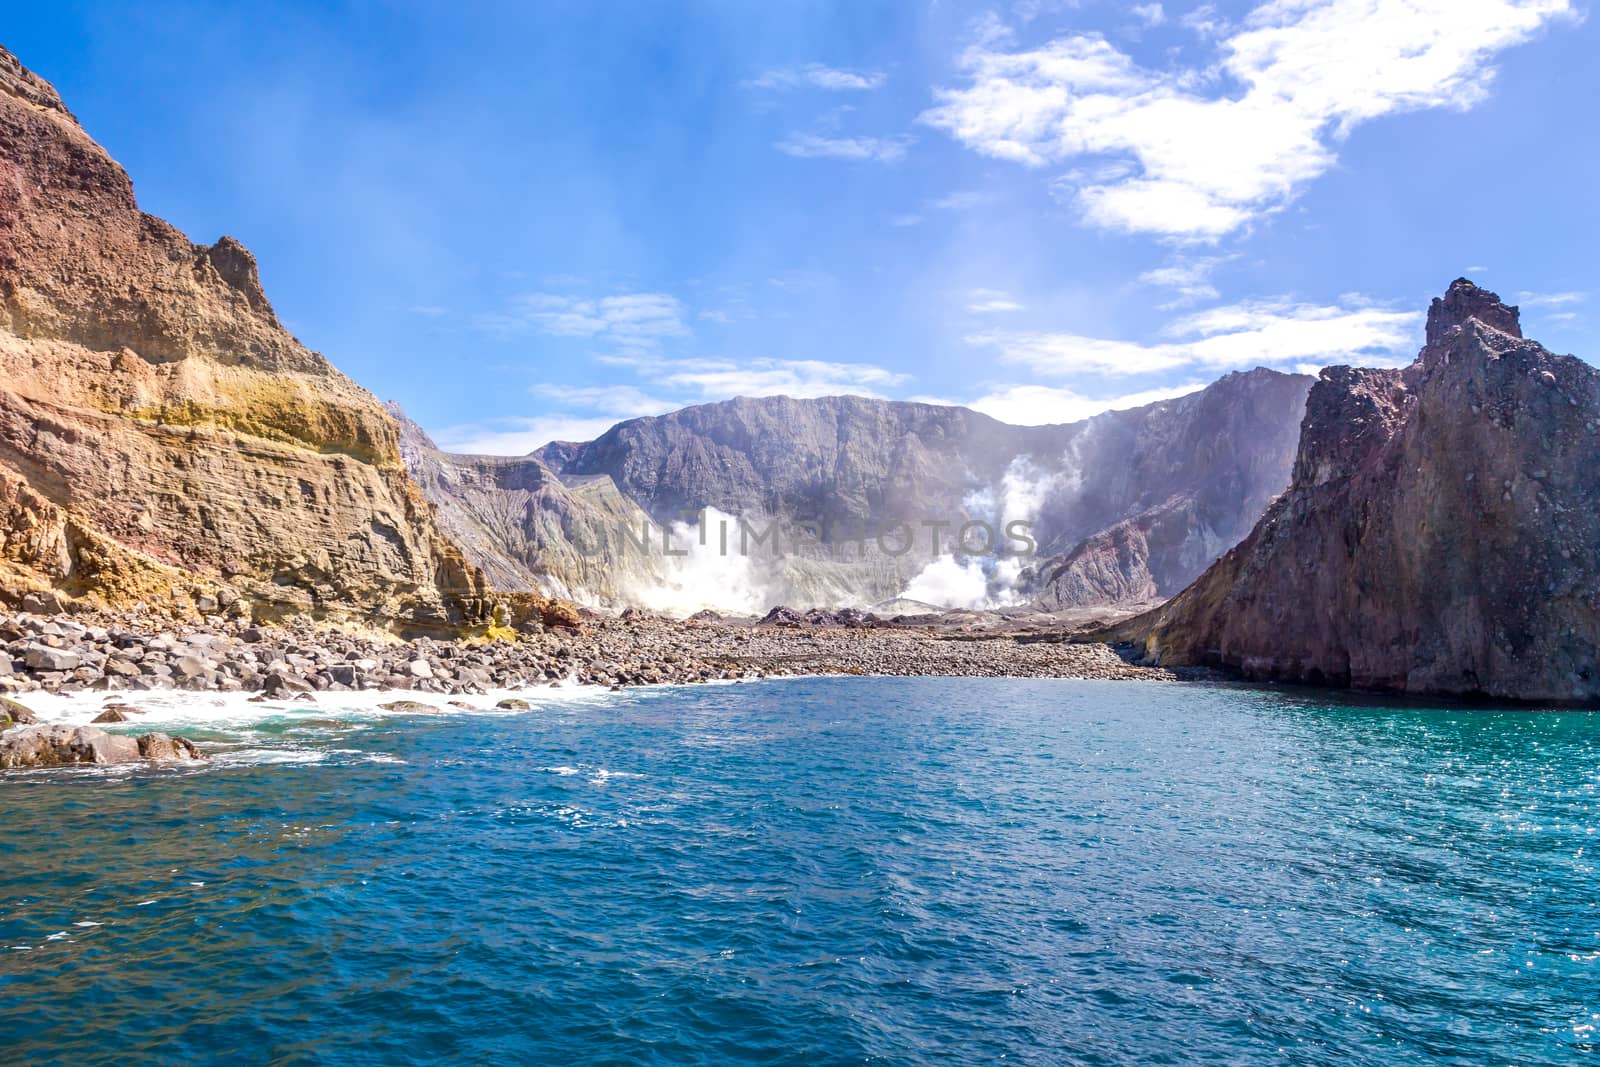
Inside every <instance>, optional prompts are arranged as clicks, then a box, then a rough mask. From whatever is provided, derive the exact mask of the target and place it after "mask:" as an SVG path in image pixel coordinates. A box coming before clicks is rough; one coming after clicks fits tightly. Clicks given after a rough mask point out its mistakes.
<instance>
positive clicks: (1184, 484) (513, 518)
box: [406, 370, 1311, 610]
mask: <svg viewBox="0 0 1600 1067" xmlns="http://www.w3.org/2000/svg"><path fill="white" fill-rule="evenodd" d="M1310 381H1311V380H1310V379H1309V378H1307V377H1304V376H1297V375H1285V374H1278V373H1276V372H1273V371H1267V370H1256V371H1251V372H1249V373H1246V374H1231V375H1229V376H1227V377H1226V378H1223V379H1222V380H1221V381H1219V382H1217V383H1216V384H1214V385H1212V386H1211V387H1209V388H1208V389H1205V390H1203V391H1201V392H1199V393H1197V394H1193V395H1191V396H1188V397H1183V398H1180V399H1178V400H1173V401H1168V402H1165V403H1161V404H1152V405H1148V406H1146V407H1143V408H1137V409H1133V410H1131V411H1121V412H1112V413H1108V414H1106V415H1102V416H1098V417H1096V418H1093V419H1089V420H1086V421H1084V422H1081V423H1075V424H1071V425H1062V426H1037V427H1022V426H1009V425H1006V424H1004V423H1001V422H997V421H996V420H994V419H991V418H989V417H987V416H984V415H981V414H979V413H977V412H974V411H970V410H967V409H965V408H958V407H945V406H940V405H931V404H914V403H900V402H894V401H880V400H869V399H864V398H861V397H826V398H822V399H815V400H795V399H791V398H788V397H767V398H763V399H749V398H740V399H737V400H731V401H727V402H725V403H720V404H708V405H703V406H699V407H692V408H686V409H684V410H682V411H678V412H674V413H672V414H669V415H663V416H660V417H656V418H645V419H634V420H631V421H628V422H624V423H621V424H619V425H617V426H616V427H614V428H613V429H611V430H610V431H608V432H607V433H606V434H604V435H603V436H601V437H600V438H599V439H597V440H595V441H592V442H587V443H578V444H574V443H558V444H553V445H550V446H547V447H546V448H544V449H541V450H540V451H539V452H538V453H535V454H534V456H531V457H527V458H524V459H493V458H485V457H450V456H445V455H443V454H441V453H439V452H438V450H437V449H434V448H432V446H431V443H425V442H423V441H422V438H421V435H420V431H418V432H417V434H414V435H413V436H412V438H411V440H413V441H416V442H418V443H417V445H416V447H412V446H410V445H408V446H407V449H406V455H407V460H408V463H409V465H410V467H411V470H412V473H413V475H414V476H415V477H417V479H418V480H419V481H420V482H421V483H422V485H423V487H424V489H425V491H426V492H427V493H428V495H429V497H430V499H432V500H433V501H434V502H435V503H436V504H437V505H438V506H439V508H440V512H441V515H442V516H444V520H443V521H444V522H445V523H446V528H447V530H448V531H449V532H450V533H451V535H452V536H453V537H455V538H456V539H458V540H459V541H460V542H461V543H462V544H463V545H464V546H466V548H467V551H468V553H469V554H470V555H471V556H472V558H473V559H474V560H475V561H476V562H478V563H480V564H481V565H482V566H484V567H485V568H487V569H489V571H490V573H491V574H492V575H494V577H495V580H496V583H497V584H500V583H504V584H505V585H506V587H508V588H546V589H558V590H559V589H566V590H571V591H573V592H577V593H580V594H583V593H587V594H590V595H591V596H594V597H597V598H598V599H601V600H606V601H610V602H612V603H630V602H632V603H638V602H643V603H645V604H646V605H647V606H658V605H656V604H654V603H653V602H652V600H651V598H650V596H649V595H647V594H649V593H650V591H651V590H653V589H655V588H657V587H659V586H660V585H661V584H662V583H668V584H670V583H671V582H672V581H674V578H675V575H676V576H677V579H678V580H680V581H689V580H693V581H700V582H707V581H710V582H732V583H735V584H737V585H738V586H739V588H740V589H742V590H747V591H748V593H749V596H748V599H749V600H750V604H749V605H748V606H749V607H750V608H751V609H755V608H759V609H761V610H765V608H766V607H770V606H772V605H773V604H776V603H788V604H791V605H795V606H808V605H822V606H839V605H841V604H851V603H859V604H871V603H873V602H875V601H878V600H882V599H886V598H889V597H894V596H897V595H898V594H900V593H901V592H902V591H904V590H906V589H907V587H908V585H910V584H911V583H912V582H914V581H915V580H916V578H917V576H918V574H919V573H920V572H921V571H922V570H923V569H924V568H925V567H927V566H928V565H929V563H930V561H931V552H930V550H929V547H928V546H929V543H930V542H931V537H932V535H933V532H932V530H930V529H927V528H925V527H924V526H923V525H922V524H923V523H924V522H929V521H931V522H946V523H949V526H948V527H947V528H946V529H945V530H944V531H943V535H942V536H943V538H944V542H945V545H946V551H949V541H950V539H951V538H952V537H953V536H954V533H955V531H956V529H957V528H958V527H959V526H960V525H961V523H962V522H964V521H967V520H969V519H970V520H981V521H985V522H988V523H990V524H991V525H992V526H994V527H995V528H996V529H997V530H999V529H1001V528H1003V526H1004V525H1005V524H1006V523H1008V522H1010V521H1013V520H1024V521H1027V522H1031V523H1032V524H1033V527H1032V535H1033V537H1034V538H1035V540H1036V541H1037V542H1038V544H1039V549H1040V553H1039V556H1038V558H1037V559H1030V560H1026V561H1018V562H1017V563H1014V564H1012V565H1011V566H1010V568H1009V569H1007V568H1004V567H1000V566H995V565H993V564H994V561H993V560H992V559H991V560H990V561H989V563H990V566H989V571H990V574H989V579H988V580H989V582H990V586H991V592H992V593H993V595H994V598H995V602H996V603H1001V602H1013V603H1015V602H1021V601H1023V600H1026V599H1030V598H1038V600H1039V603H1040V605H1041V606H1044V607H1047V608H1050V609H1057V608H1068V607H1079V606H1084V605H1097V604H1110V603H1122V602H1126V601H1128V600H1130V599H1132V600H1140V599H1149V598H1152V597H1156V596H1162V595H1170V594H1171V593H1173V592H1176V591H1177V590H1178V589H1181V588H1182V587H1183V585H1184V584H1186V583H1187V582H1188V581H1190V580H1191V579H1193V578H1194V577H1195V576H1196V575H1198V574H1199V573H1200V571H1201V570H1202V569H1203V568H1204V567H1205V566H1206V565H1207V564H1208V563H1210V562H1211V561H1212V560H1213V559H1215V558H1216V557H1217V556H1218V555H1219V554H1220V553H1221V552H1222V551H1223V550H1224V549H1226V548H1227V547H1228V546H1229V545H1231V544H1232V543H1233V542H1234V541H1235V540H1237V539H1238V538H1239V537H1241V536H1243V535H1244V533H1245V532H1246V531H1247V530H1248V529H1249V527H1250V524H1251V523H1252V522H1253V521H1254V520H1255V518H1256V517H1257V516H1259V515H1260V513H1261V511H1262V509H1263V508H1264V507H1265V506H1266V502H1267V500H1268V499H1270V498H1271V496H1272V495H1273V494H1274V493H1276V492H1277V491H1279V490H1280V489H1282V488H1283V486H1284V485H1285V484H1286V483H1287V481H1288V476H1289V466H1290V463H1291V461H1292V459H1293V455H1294V441H1295V435H1296V429H1297V427H1298V424H1299V419H1300V414H1301V411H1302V408H1303V405H1304V399H1305V393H1306V390H1307V389H1308V388H1309V386H1310ZM706 508H712V509H716V511H717V512H719V513H721V514H724V515H727V516H733V517H736V518H737V519H742V520H745V521H746V522H748V523H750V524H751V525H752V526H756V527H760V528H762V529H765V528H766V527H767V525H768V524H770V523H774V522H776V523H810V524H814V528H815V529H816V531H817V532H818V533H819V534H820V537H819V543H817V544H805V545H801V546H799V547H798V548H793V547H791V550H789V551H786V552H785V553H784V555H783V557H782V558H781V559H780V558H774V557H773V556H772V555H771V553H770V552H768V551H766V550H765V549H763V550H762V551H761V552H758V553H756V554H755V557H754V558H752V559H751V560H750V561H749V564H750V565H749V566H743V565H742V564H741V565H739V566H738V567H735V566H733V565H731V564H729V565H726V566H721V567H703V568H702V569H701V570H699V571H697V572H696V573H694V574H690V575H684V574H683V573H681V572H682V570H683V568H684V567H686V566H688V565H686V564H678V563H675V562H674V561H673V560H671V559H669V558H665V557H664V556H663V554H662V553H661V552H659V551H652V552H640V551H638V550H637V549H636V548H634V547H633V546H631V545H630V544H629V543H628V542H627V541H625V540H624V539H623V538H621V537H619V536H617V534H616V531H618V530H619V529H620V528H621V527H619V520H621V522H622V523H631V524H632V527H633V528H638V526H639V524H640V523H641V522H643V521H649V522H650V523H652V524H653V528H654V529H656V530H659V529H660V528H662V527H664V526H665V527H670V526H672V525H673V524H675V523H684V522H691V523H692V522H693V519H694V516H696V515H697V514H698V513H700V512H701V511H702V509H706ZM897 522H904V523H907V524H909V525H910V527H911V528H912V529H913V530H914V532H915V537H916V549H915V550H914V551H911V552H907V553H904V554H898V555H897V554H894V553H893V552H885V551H882V550H881V549H880V548H879V547H878V546H877V545H876V544H875V533H874V531H877V530H882V529H886V528H888V527H890V526H892V525H893V524H895V523H897ZM1125 524H1126V529H1123V526H1124V525H1125ZM864 530H865V531H868V532H867V540H866V543H865V544H864V545H863V544H862V543H861V537H862V532H863V531H864ZM596 531H604V532H605V533H606V534H607V535H609V539H607V537H605V536H602V537H600V538H599V540H598V551H597V552H596V551H594V550H593V546H596V543H597V542H596V540H595V532H596ZM1114 531H1120V532H1114ZM577 535H581V536H583V537H585V538H588V539H589V540H588V541H587V542H586V544H589V545H590V546H591V551H590V554H589V555H586V556H583V558H582V559H579V558H577V557H578V556H579V555H580V554H579V553H578V552H576V551H575V550H574V542H575V537H576V536H577ZM690 536H691V537H692V538H696V539H697V538H698V536H699V533H698V530H694V531H693V532H692V533H691V534H690ZM716 536H717V533H716V530H715V529H713V530H712V531H711V534H710V538H708V540H711V542H712V543H713V544H714V543H715V540H714V539H715V538H716ZM734 536H735V537H736V536H737V534H735V535H734ZM888 541H889V543H890V544H891V545H895V544H897V539H896V538H895V537H892V536H891V537H889V538H888ZM1113 542H1114V543H1115V544H1113ZM1135 543H1136V544H1135ZM1115 545H1122V546H1125V550H1123V551H1121V553H1120V554H1119V552H1118V549H1117V548H1116V547H1115ZM1106 546H1111V547H1106ZM1023 563H1026V566H1025V567H1023V566H1022V564H1023ZM979 584H980V585H981V584H982V580H981V579H980V581H979Z"/></svg>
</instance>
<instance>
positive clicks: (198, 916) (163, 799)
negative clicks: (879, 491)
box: [0, 679, 1600, 1065]
mask: <svg viewBox="0 0 1600 1067" xmlns="http://www.w3.org/2000/svg"><path fill="white" fill-rule="evenodd" d="M209 730H210V732H209V733H205V732H204V731H200V733H201V736H208V737H211V738H212V739H214V740H227V741H231V742H233V743H235V744H236V746H237V747H236V748H234V749H233V750H232V752H231V754H229V755H227V756H225V757H224V758H219V759H218V760H217V761H215V763H214V764H213V765H210V766H207V767H205V768H204V769H200V770H182V771H157V772H151V771H140V772H137V773H132V774H119V775H110V774H100V775H96V774H92V773H91V774H87V775H85V774H76V775H74V774H67V773H37V772H36V773H25V774H15V773H14V774H10V775H7V776H5V777H0V1060H3V1061H4V1062H18V1063H75V1064H76V1063H135V1062H159V1063H182V1062H211V1061H225V1062H235V1063H268V1062H271V1063H280V1064H299V1063H306V1064H310V1063H353V1064H368V1063H371V1064H377V1063H419V1064H420V1063H441V1062H470V1063H491V1062H492V1063H507V1062H509V1063H746V1062H749V1063H756V1062H759V1063H805V1064H808V1065H821V1064H835V1063H839V1064H844V1063H924V1062H960V1063H990V1062H997V1061H1001V1060H1004V1061H1006V1062H1015V1063H1048V1064H1058V1063H1092V1064H1187V1063H1203V1062H1211V1063H1229V1064H1251V1063H1261V1064H1268V1063H1283V1062H1293V1063H1316V1064H1368V1063H1370V1064H1403V1063H1423V1062H1429V1063H1432V1062H1444V1063H1460V1064H1480V1063H1519V1064H1558V1063H1560V1064H1565V1063H1573V1062H1578V1061H1585V1060H1587V1059H1589V1058H1590V1057H1594V1056H1597V1055H1600V1034H1597V1030H1596V1028H1597V1027H1600V875H1597V870H1596V860H1597V858H1600V833H1597V827H1600V740H1597V739H1600V715H1594V714H1586V713H1571V712H1569V713H1547V714H1537V713H1528V712H1521V711H1516V712H1512V711H1493V710H1476V709H1470V710H1469V709H1462V708H1428V707H1403V708H1396V707H1385V706H1382V705H1380V704H1376V703H1371V702H1361V701H1340V700H1337V699H1336V698H1330V697H1329V696H1327V695H1319V694H1308V693H1286V692H1272V691H1265V690H1251V689H1243V688H1230V687H1195V686H1167V685H1154V684H1128V683H1089V682H1047V681H1001V680H947V679H831V680H806V681H790V682H773V683H763V684H757V685H742V686H723V687H716V688H693V689H673V690H660V691H654V692H632V693H625V694H620V695H616V696H614V697H611V698H608V699H590V700H584V701H578V702H568V703H561V704H551V705H548V706H544V707H540V708H538V709H536V710H535V711H533V712H529V713H524V714H516V715H506V714H499V715H492V716H491V715H472V714H460V715H442V716H412V717H387V718H375V717H371V716H363V715H359V714H354V713H352V714H351V715H350V716H348V717H346V718H341V717H340V715H339V712H338V711H337V709H335V708H333V707H332V706H331V705H330V704H329V703H328V702H327V701H325V702H324V705H323V706H322V707H320V708H318V709H316V710H314V711H313V710H306V711H304V712H299V713H282V714H272V715H267V716H266V717H263V718H257V719H254V720H251V721H250V722H248V723H240V722H233V721H229V720H227V719H226V718H225V717H223V718H222V719H219V720H217V722H216V723H214V724H213V725H212V726H211V727H209ZM191 732H195V731H193V730H191Z"/></svg>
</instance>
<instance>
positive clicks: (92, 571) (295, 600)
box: [0, 49, 486, 624]
mask: <svg viewBox="0 0 1600 1067" xmlns="http://www.w3.org/2000/svg"><path fill="white" fill-rule="evenodd" d="M398 438H399V434H398V429H397V427H396V425H395V422H394V420H393V419H392V418H390V417H389V415H388V414H387V413H386V412H385V411H384V410H383V408H382V407H381V406H380V405H379V404H378V403H377V401H376V400H375V399H374V398H373V397H371V396H370V395H369V394H367V393H366V392H364V391H363V390H361V389H360V388H358V387H357V386H356V385H355V384H354V383H352V382H351V381H350V380H349V379H347V378H345V377H344V376H343V375H341V374H340V373H339V372H338V371H336V370H334V369H333V367H332V366H330V365H329V364H328V362H327V361H326V360H325V359H323V357H322V356H320V355H318V354H317V353H315V352H311V351H309V350H307V349H306V348H305V347H303V346H302V345H301V344H300V343H299V342H297V341H296V340H295V339H294V338H293V337H292V336H290V335H289V333H288V332H287V331H286V330H284V328H283V326H282V325H281V324H280V323H279V322H278V319H277V317H276V315H275V314H274V313H273V310H272V306H271V305H270V304H269V303H268V301H267V298H266V296H265V294H264V293H263V291H262V288H261V283H260V280H259V278H258V277H257V273H256V264H255V260H254V258H253V257H252V256H251V255H250V253H249V252H248V251H247V250H246V249H245V248H244V247H243V246H242V245H240V244H239V243H238V242H236V241H234V240H233V239H232V238H229V237H223V238H222V239H220V240H219V241H218V242H217V243H216V244H213V245H209V246H207V245H197V244H192V243H191V242H190V241H189V240H188V239H187V238H186V237H185V236H184V235H183V234H182V233H180V232H179V231H178V230H177V229H175V228H174V227H172V226H171V225H169V224H167V223H166V222H164V221H162V220H161V219H157V218H154V217H152V216H150V215H146V214H144V213H142V212H141V211H140V210H139V208H138V205H137V203H136V202H135V200H134V195H133V187H132V184H131V183H130V181H129V179H128V176H127V174H126V173H124V172H123V170H122V168H121V167H119V166H118V165H117V164H116V163H115V162H114V161H113V160H112V159H111V158H110V157H109V156H108V155H107V154H106V153H105V151H104V150H103V149H102V148H101V147H100V146H99V145H97V144H96V143H95V142H94V141H93V140H91V139H90V137H89V136H88V134H86V133H85V132H84V131H83V129H82V128H81V127H80V126H79V125H78V123H77V121H76V120H75V119H74V118H73V116H72V115H71V113H70V112H68V111H67V109H66V107H65V106H64V105H63V104H62V101H61V99H60V97H59V96H58V95H57V94H56V92H55V90H54V89H53V88H52V87H51V86H50V85H48V84H47V83H46V82H44V81H43V80H41V79H40V78H38V77H37V76H36V75H34V74H33V73H31V72H30V71H28V70H26V69H25V68H24V67H23V66H22V65H21V64H20V63H19V62H18V61H17V59H16V58H15V57H14V56H12V55H11V54H10V53H9V52H6V51H4V50H3V49H0V601H6V602H12V603H16V602H20V601H25V600H27V601H43V602H54V601H60V600H68V601H71V600H83V601H85V602H86V603H91V604H98V605H110V606H123V605H127V604H131V603H134V602H143V603H145V604H147V605H150V606H152V607H155V606H160V607H163V608H169V609H175V610H179V611H184V610H192V608H193V606H194V604H195V603H196V602H197V598H199V599H198V602H199V603H201V604H202V606H210V605H209V599H220V600H221V601H223V602H227V603H233V604H240V605H243V606H244V608H251V607H253V608H254V609H255V610H256V611H257V612H258V613H260V614H263V615H267V616H275V615H289V614H315V615H327V614H340V613H348V614H352V615H362V616H365V615H375V616H380V617H383V618H389V619H396V620H400V621H409V622H413V623H420V624H443V623H447V622H451V621H459V620H461V619H465V618H469V617H474V616H478V615H481V613H482V612H483V610H484V604H483V598H484V596H485V594H486V586H485V583H484V579H483V576H482V575H481V573H479V572H478V571H477V570H476V569H475V568H474V567H472V566H471V565H470V564H468V563H467V562H466V560H465V559H464V558H463V557H462V556H461V555H460V553H459V552H458V551H457V550H456V549H455V548H454V547H453V546H451V545H450V544H449V543H448V542H447V541H445V539H444V538H443V537H441V536H440V535H439V534H438V532H437V531H436V529H435V527H434V524H433V521H432V514H431V508H430V506H429V505H428V503H427V502H426V500H425V499H424V498H423V497H422V496H421V494H420V493H419V492H418V491H417V489H416V487H415V485H413V484H412V483H411V482H410V480H409V479H408V478H407V476H406V472H405V468H404V465H403V463H402V461H401V458H400V451H399V443H398ZM244 608H240V609H238V610H244Z"/></svg>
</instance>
